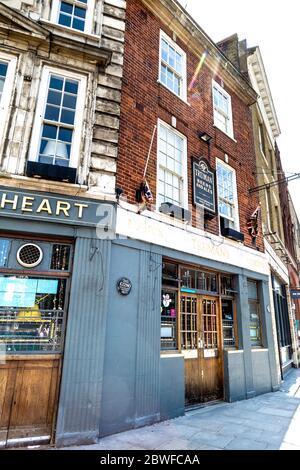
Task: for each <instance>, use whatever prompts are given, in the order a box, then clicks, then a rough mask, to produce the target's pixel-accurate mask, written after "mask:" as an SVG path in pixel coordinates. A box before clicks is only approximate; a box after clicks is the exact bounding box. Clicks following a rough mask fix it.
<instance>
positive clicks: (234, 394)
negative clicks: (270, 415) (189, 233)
mask: <svg viewBox="0 0 300 470" xmlns="http://www.w3.org/2000/svg"><path fill="white" fill-rule="evenodd" d="M0 224H1V229H2V230H3V229H4V228H5V229H6V230H9V231H14V232H20V230H22V232H23V233H26V232H27V233H28V234H29V233H34V234H35V235H45V234H48V235H50V236H51V234H52V235H54V234H55V235H56V236H67V237H73V238H74V240H75V252H74V264H73V273H72V280H71V290H70V300H69V308H68V319H67V327H66V337H65V347H64V357H63V366H62V378H61V386H60V394H59V400H58V413H57V423H56V437H55V443H56V445H57V446H64V445H70V444H79V443H92V442H97V439H98V438H99V436H105V435H109V434H113V433H116V432H120V431H123V430H126V429H130V428H137V427H140V426H143V425H146V424H149V423H153V422H157V421H160V420H165V419H171V418H174V417H176V416H180V415H183V414H184V400H185V393H184V390H185V379H184V358H183V356H182V355H181V354H179V353H169V354H166V353H161V352H160V292H161V273H162V260H163V256H168V257H170V258H172V259H178V260H179V261H181V262H187V263H194V264H198V265H200V266H206V267H210V268H213V269H215V270H221V271H226V272H229V273H230V272H232V273H234V274H236V279H237V290H238V295H237V317H238V318H237V321H238V326H239V349H238V350H235V351H224V398H225V400H226V401H236V400H242V399H245V398H251V397H253V396H255V395H258V394H261V393H266V392H269V391H274V390H277V389H278V375H277V371H276V365H275V352H274V344H273V336H272V334H271V318H270V314H269V311H268V309H269V297H268V295H269V294H268V286H267V278H266V276H263V275H259V274H256V273H253V272H245V270H242V269H240V268H238V267H237V266H235V267H231V266H229V265H225V264H224V263H217V262H213V261H211V260H205V259H201V258H199V257H196V256H192V255H187V254H183V253H182V252H176V251H174V250H168V249H166V248H163V247H160V246H157V245H152V244H147V243H144V242H138V241H133V240H129V239H127V240H121V239H120V240H117V239H114V240H110V239H98V238H97V233H96V230H95V228H85V227H82V226H77V227H76V226H71V225H66V224H61V223H60V224H54V223H52V222H45V221H41V222H38V223H37V222H32V221H30V220H24V221H22V223H20V220H19V219H17V218H15V219H13V218H10V219H7V218H5V217H0ZM123 276H124V277H127V278H129V279H130V280H131V282H132V290H131V292H130V294H129V295H127V296H122V295H121V294H119V293H118V291H117V288H116V284H117V281H118V279H119V278H120V277H123ZM247 277H251V278H256V279H258V280H260V281H261V283H260V285H261V286H262V287H261V290H260V302H261V306H262V312H263V323H264V327H263V330H264V331H265V332H266V333H265V335H264V338H263V348H259V349H256V350H253V349H252V350H251V345H250V337H249V310H248V298H247Z"/></svg>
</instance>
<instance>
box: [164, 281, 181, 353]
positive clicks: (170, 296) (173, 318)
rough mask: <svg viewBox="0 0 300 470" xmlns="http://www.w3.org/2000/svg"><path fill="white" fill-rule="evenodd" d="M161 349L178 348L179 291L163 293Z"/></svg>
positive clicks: (165, 291)
mask: <svg viewBox="0 0 300 470" xmlns="http://www.w3.org/2000/svg"><path fill="white" fill-rule="evenodd" d="M160 310H161V349H162V350H168V349H177V337H176V336H177V333H176V331H177V292H176V291H168V290H165V289H163V290H162V294H161V308H160Z"/></svg>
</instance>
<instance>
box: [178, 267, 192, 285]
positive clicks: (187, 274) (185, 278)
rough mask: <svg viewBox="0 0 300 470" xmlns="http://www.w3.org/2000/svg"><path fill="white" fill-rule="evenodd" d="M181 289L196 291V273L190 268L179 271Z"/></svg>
mask: <svg viewBox="0 0 300 470" xmlns="http://www.w3.org/2000/svg"><path fill="white" fill-rule="evenodd" d="M180 279H181V288H186V289H196V271H195V270H194V269H190V268H181V270H180Z"/></svg>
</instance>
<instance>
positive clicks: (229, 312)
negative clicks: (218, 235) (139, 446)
mask: <svg viewBox="0 0 300 470" xmlns="http://www.w3.org/2000/svg"><path fill="white" fill-rule="evenodd" d="M233 287H234V276H231V275H230V274H221V273H219V272H212V271H207V270H205V269H204V268H201V267H200V266H198V267H195V266H184V265H180V264H176V263H174V262H172V261H169V260H164V261H163V269H162V304H161V349H162V351H167V350H172V349H173V350H179V351H180V352H181V353H182V355H183V356H184V363H185V403H186V405H187V406H190V405H193V404H197V403H201V402H209V401H214V400H219V399H223V398H224V379H223V349H224V348H225V349H227V348H234V347H235V346H236V302H235V292H236V291H235V290H234V288H233Z"/></svg>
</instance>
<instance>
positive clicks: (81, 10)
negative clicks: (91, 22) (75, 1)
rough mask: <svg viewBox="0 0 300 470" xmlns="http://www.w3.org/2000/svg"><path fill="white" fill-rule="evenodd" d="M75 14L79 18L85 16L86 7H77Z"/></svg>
mask: <svg viewBox="0 0 300 470" xmlns="http://www.w3.org/2000/svg"><path fill="white" fill-rule="evenodd" d="M74 15H75V16H78V18H85V15H86V9H85V8H79V7H75V10H74Z"/></svg>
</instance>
